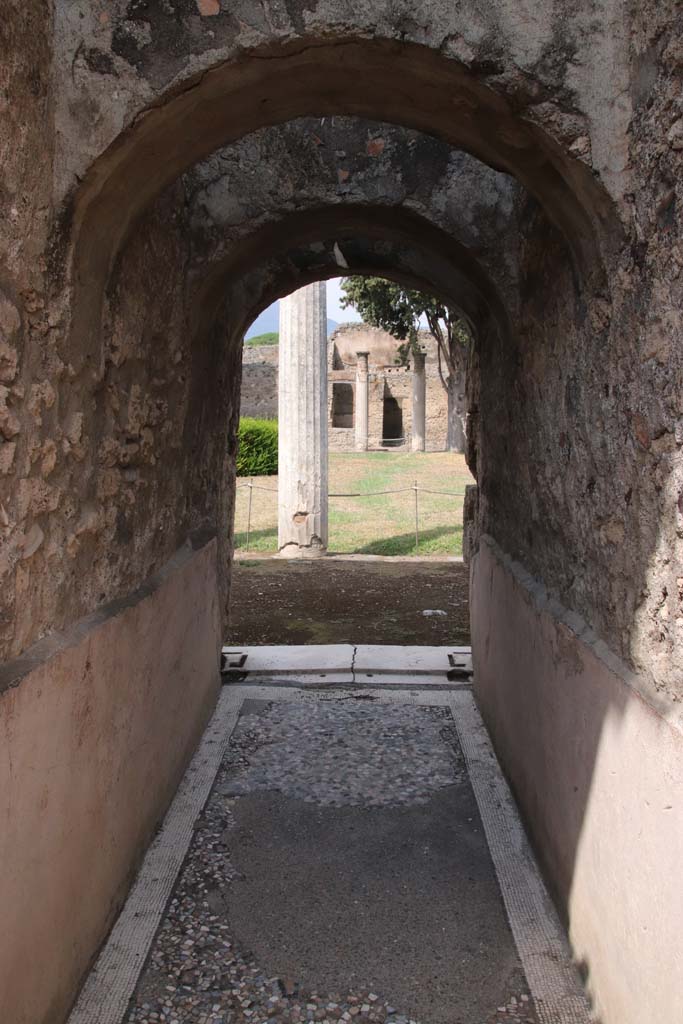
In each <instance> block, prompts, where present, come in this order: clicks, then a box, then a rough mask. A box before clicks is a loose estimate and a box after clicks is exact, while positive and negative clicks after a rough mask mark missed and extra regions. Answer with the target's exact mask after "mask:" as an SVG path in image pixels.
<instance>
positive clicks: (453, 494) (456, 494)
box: [236, 484, 465, 498]
mask: <svg viewBox="0 0 683 1024" xmlns="http://www.w3.org/2000/svg"><path fill="white" fill-rule="evenodd" d="M245 488H248V489H249V490H255V491H264V492H265V493H266V494H277V490H276V489H274V488H272V487H261V485H260V484H237V488H236V489H237V490H238V491H241V490H244V489H245ZM415 490H418V491H422V493H423V494H442V495H444V497H447V498H463V497H464V496H465V492H464V491H433V490H432V489H431V488H430V487H420V486H419V485H418V486H417V487H416V486H415V484H411V486H410V487H397V488H396V489H395V490H389V491H349V493H348V494H347V493H345V492H344V493H342V492H340V493H335V492H332V491H330V493H329V494H328V495H327V496H328V498H376V497H378V496H379V495H382V494H404V493H407V492H408V491H415Z"/></svg>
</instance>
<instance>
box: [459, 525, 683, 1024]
mask: <svg viewBox="0 0 683 1024" xmlns="http://www.w3.org/2000/svg"><path fill="white" fill-rule="evenodd" d="M471 571H472V595H471V617H472V645H473V657H474V670H475V693H476V697H477V701H478V703H479V705H480V708H481V710H482V713H483V715H484V719H485V721H486V724H487V727H488V729H489V731H490V733H491V736H492V739H493V742H494V745H495V748H496V751H497V753H498V756H499V758H500V760H501V763H502V765H503V768H504V770H505V771H506V773H507V775H508V778H509V780H510V782H511V784H512V787H513V789H514V791H515V794H516V797H517V800H518V803H519V804H520V808H521V811H522V814H523V816H524V818H525V820H526V823H527V826H528V828H529V830H530V833H531V835H532V838H533V840H534V845H535V847H536V850H537V852H538V853H539V854H540V858H541V861H542V863H543V866H544V869H545V872H546V877H547V879H548V881H549V883H550V886H551V888H552V890H553V891H554V894H555V896H556V899H557V902H558V905H559V907H560V909H561V910H562V911H563V913H564V914H565V916H566V918H567V920H568V924H569V933H570V939H571V942H572V948H573V950H574V954H575V957H576V960H577V962H578V963H580V965H581V967H582V969H583V971H584V972H585V974H586V977H587V983H588V988H589V991H590V993H591V995H592V996H593V998H594V1000H595V1003H596V1008H597V1011H598V1014H599V1016H600V1019H601V1020H602V1021H603V1022H604V1024H664V1022H667V1024H669V1022H671V1024H673V1021H681V1020H683V942H681V926H682V923H683V886H682V885H681V879H680V869H681V864H683V729H682V727H681V714H680V709H679V710H678V711H677V710H676V707H675V705H669V706H667V705H665V704H664V703H662V702H661V701H660V700H658V699H657V696H656V694H654V693H652V694H648V693H647V692H646V690H645V686H644V684H643V682H642V681H640V680H638V679H637V678H636V677H634V676H633V674H632V673H630V672H629V670H628V669H627V668H626V666H624V665H623V664H622V663H620V662H618V660H617V659H616V657H614V655H612V654H611V652H610V651H609V650H608V648H607V647H606V645H605V644H603V643H602V642H600V641H599V640H598V639H597V638H596V637H595V636H594V634H592V632H591V631H590V629H589V627H587V626H586V624H585V623H583V622H581V620H579V619H578V617H577V616H573V615H572V613H570V612H568V611H567V610H566V609H564V608H562V606H560V605H559V603H558V602H555V601H552V600H551V599H550V598H549V597H548V595H547V594H546V592H545V590H544V589H543V588H542V587H541V586H540V585H539V584H538V583H536V582H535V581H534V580H533V579H532V578H531V577H530V576H529V575H528V574H527V573H525V572H524V570H523V569H522V568H521V567H520V566H518V565H516V564H515V563H513V562H512V561H511V560H510V559H508V558H507V557H506V556H505V555H504V554H503V553H502V552H501V551H500V550H499V549H498V548H497V546H496V545H495V543H494V542H492V541H491V540H490V538H483V539H482V542H481V545H480V548H479V551H478V553H477V554H476V556H475V557H474V559H473V562H472V570H471Z"/></svg>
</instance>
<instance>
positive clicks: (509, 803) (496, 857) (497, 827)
mask: <svg viewBox="0 0 683 1024" xmlns="http://www.w3.org/2000/svg"><path fill="white" fill-rule="evenodd" d="M449 697H450V699H449V705H450V708H451V712H452V714H453V719H454V721H455V726H456V729H457V731H458V738H459V740H460V746H461V747H462V751H463V754H464V755H465V761H466V762H467V770H468V774H469V777H470V782H471V784H472V789H473V790H474V795H475V798H476V801H477V805H478V807H479V814H480V816H481V820H482V824H483V826H484V832H485V834H486V839H487V842H488V846H489V850H490V853H491V857H492V859H493V865H494V867H495V869H496V876H497V878H498V885H499V887H500V891H501V894H502V897H503V902H504V904H505V909H506V910H507V915H508V920H509V922H510V928H511V930H512V934H513V936H514V940H515V945H516V946H517V952H518V953H519V958H520V960H521V961H522V966H523V967H524V973H525V974H526V979H527V982H528V983H529V989H530V991H531V994H532V996H533V998H534V1002H535V1004H536V1013H537V1015H538V1018H539V1021H540V1024H590V1021H591V1020H592V1016H591V1012H590V1005H589V1002H588V999H587V998H586V995H585V993H584V991H583V987H582V985H581V982H580V980H579V975H578V972H577V970H576V968H575V966H574V964H573V963H572V956H571V950H570V948H569V943H568V941H567V939H566V936H565V933H564V929H563V927H562V925H561V923H560V920H559V917H558V915H557V911H556V910H555V907H554V905H553V903H552V901H551V899H550V896H549V895H548V891H547V889H546V887H545V884H544V882H543V879H542V878H541V875H540V873H539V870H538V866H537V864H536V860H535V858H534V855H533V852H532V850H531V846H530V844H529V841H528V839H527V837H526V833H525V831H524V828H523V826H522V823H521V821H520V818H519V813H518V811H517V806H516V804H515V802H514V799H513V797H512V793H511V792H510V788H509V786H508V784H507V782H506V781H505V778H504V776H503V773H502V771H501V769H500V765H499V764H498V760H497V758H496V755H495V753H494V751H493V747H492V745H491V741H490V739H489V735H488V733H487V731H486V727H485V726H484V723H483V721H482V718H481V715H480V714H479V710H478V708H477V706H476V704H475V702H474V698H473V696H472V695H471V694H470V693H464V692H462V691H460V692H459V693H456V694H451V695H449Z"/></svg>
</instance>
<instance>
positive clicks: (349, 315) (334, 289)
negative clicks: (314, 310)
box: [246, 277, 360, 338]
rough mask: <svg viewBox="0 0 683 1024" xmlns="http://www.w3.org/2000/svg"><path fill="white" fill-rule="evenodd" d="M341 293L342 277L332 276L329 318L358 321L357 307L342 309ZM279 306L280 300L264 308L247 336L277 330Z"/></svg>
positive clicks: (345, 322)
mask: <svg viewBox="0 0 683 1024" xmlns="http://www.w3.org/2000/svg"><path fill="white" fill-rule="evenodd" d="M340 295H341V279H340V278H338V277H334V278H332V280H331V281H328V282H327V319H328V320H334V321H335V323H338V324H348V323H351V322H352V321H353V322H358V321H359V320H360V317H359V316H358V313H356V311H355V309H353V308H352V307H351V306H349V308H348V309H342V308H341V306H340V305H339V297H340ZM278 307H279V302H274V303H273V305H272V306H269V307H268V309H264V311H263V312H262V313H261V315H260V316H258V317H257V318H256V320H254V322H253V324H252V325H251V327H250V328H249V330H248V331H247V334H246V337H247V338H253V337H254V336H255V335H257V334H266V333H267V332H268V331H277V329H278Z"/></svg>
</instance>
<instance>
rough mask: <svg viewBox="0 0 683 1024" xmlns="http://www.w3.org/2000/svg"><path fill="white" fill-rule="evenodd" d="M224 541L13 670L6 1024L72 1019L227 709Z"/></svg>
mask: <svg viewBox="0 0 683 1024" xmlns="http://www.w3.org/2000/svg"><path fill="white" fill-rule="evenodd" d="M219 646H220V614H219V607H218V596H217V575H216V541H215V539H210V540H205V541H204V543H203V545H202V543H201V542H200V541H195V542H194V545H193V544H192V543H190V542H188V544H187V545H186V546H185V547H184V548H182V549H181V550H180V551H179V552H177V554H176V555H175V556H174V557H173V558H172V559H171V560H170V562H169V563H168V564H167V565H166V566H165V567H164V569H163V570H162V571H161V572H160V573H159V574H157V575H156V576H155V577H154V578H152V579H150V580H149V581H148V582H147V583H146V584H145V585H144V587H143V588H141V590H140V591H139V592H137V593H136V594H135V595H132V597H131V598H130V600H129V601H127V602H125V603H124V602H118V603H117V605H116V606H113V607H110V608H108V609H105V610H103V611H101V612H98V613H95V614H94V615H92V616H90V617H89V618H88V619H86V620H84V621H83V622H81V623H79V624H78V625H77V626H76V627H75V628H73V629H72V630H70V631H69V632H68V633H67V634H65V635H62V636H59V637H55V638H51V639H49V640H47V641H42V642H41V643H39V644H38V645H36V647H35V648H34V649H33V650H31V651H29V652H28V654H27V655H26V656H25V657H23V658H22V659H21V660H20V661H17V662H15V663H13V664H11V665H9V666H6V667H5V668H3V669H2V670H0V862H1V863H2V866H3V870H2V872H0V1020H1V1021H2V1022H3V1024H58V1022H61V1021H62V1020H63V1019H64V1018H65V1016H66V1014H67V1012H68V1009H69V1007H70V1004H71V1002H72V1000H73V998H74V996H75V994H76V991H77V989H78V986H79V984H80V981H81V979H82V977H83V975H84V972H85V971H86V970H87V968H88V967H89V965H90V963H91V961H92V959H93V957H94V955H95V954H96V952H97V949H98V947H99V945H100V944H101V942H102V940H103V939H104V938H105V936H106V934H107V931H108V929H109V927H110V926H111V924H112V922H113V919H114V917H115V915H116V913H117V911H118V909H119V908H120V906H121V903H122V901H123V899H124V897H125V895H126V892H127V889H128V886H129V883H130V881H131V879H132V876H133V874H134V872H135V870H136V868H137V866H138V864H139V861H140V859H141V857H142V855H143V854H144V851H145V849H146V847H147V844H148V842H149V840H150V838H151V836H152V834H153V831H154V828H155V826H156V824H157V823H158V822H159V820H160V819H161V817H162V816H163V813H164V811H165V810H166V807H167V805H168V804H169V802H170V800H171V798H172V796H173V793H174V791H175V789H176V786H177V784H178V782H179V780H180V777H181V775H182V773H183V771H184V769H185V766H186V764H187V762H188V760H189V758H190V756H191V754H192V752H193V750H194V748H195V746H196V744H197V742H198V740H199V737H200V735H201V733H202V730H203V727H204V725H205V723H206V721H207V719H208V717H209V715H210V713H211V710H212V708H213V706H214V703H215V699H216V695H217V689H218V685H219V675H218V652H219Z"/></svg>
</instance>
